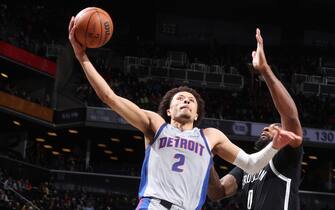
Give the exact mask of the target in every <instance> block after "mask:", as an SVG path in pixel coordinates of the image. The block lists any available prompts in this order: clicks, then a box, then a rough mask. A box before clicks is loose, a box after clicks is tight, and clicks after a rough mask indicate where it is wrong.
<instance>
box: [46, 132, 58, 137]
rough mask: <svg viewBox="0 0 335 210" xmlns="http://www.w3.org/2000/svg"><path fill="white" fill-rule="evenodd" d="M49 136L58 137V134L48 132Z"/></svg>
mask: <svg viewBox="0 0 335 210" xmlns="http://www.w3.org/2000/svg"><path fill="white" fill-rule="evenodd" d="M48 135H49V136H57V133H55V132H48Z"/></svg>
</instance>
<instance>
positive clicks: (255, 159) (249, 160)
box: [233, 142, 278, 174]
mask: <svg viewBox="0 0 335 210" xmlns="http://www.w3.org/2000/svg"><path fill="white" fill-rule="evenodd" d="M277 152H278V150H277V149H275V148H273V147H272V142H270V143H269V144H268V145H267V146H266V147H264V148H263V149H262V150H260V151H259V152H256V153H253V154H250V155H249V154H247V153H245V152H244V151H243V150H242V149H241V150H240V151H239V153H238V154H237V157H236V158H235V161H234V162H233V164H234V165H236V166H238V167H240V168H241V169H243V170H244V171H245V172H247V173H248V174H255V173H257V172H258V171H259V170H261V169H262V168H264V167H265V166H266V164H268V163H269V161H270V160H271V159H272V158H273V157H274V156H275V154H276V153H277Z"/></svg>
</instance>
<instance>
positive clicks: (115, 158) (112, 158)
mask: <svg viewBox="0 0 335 210" xmlns="http://www.w3.org/2000/svg"><path fill="white" fill-rule="evenodd" d="M109 159H111V160H118V159H119V158H118V157H116V156H110V157H109Z"/></svg>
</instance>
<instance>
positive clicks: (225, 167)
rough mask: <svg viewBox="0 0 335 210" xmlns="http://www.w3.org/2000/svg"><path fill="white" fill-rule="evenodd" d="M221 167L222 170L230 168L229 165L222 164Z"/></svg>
mask: <svg viewBox="0 0 335 210" xmlns="http://www.w3.org/2000/svg"><path fill="white" fill-rule="evenodd" d="M220 168H221V169H222V170H228V167H227V166H220Z"/></svg>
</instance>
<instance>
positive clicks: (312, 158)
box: [308, 155, 318, 160]
mask: <svg viewBox="0 0 335 210" xmlns="http://www.w3.org/2000/svg"><path fill="white" fill-rule="evenodd" d="M308 158H309V159H311V160H317V159H318V157H316V156H314V155H310V156H308Z"/></svg>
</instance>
